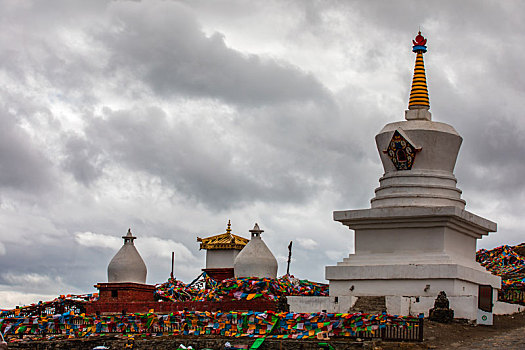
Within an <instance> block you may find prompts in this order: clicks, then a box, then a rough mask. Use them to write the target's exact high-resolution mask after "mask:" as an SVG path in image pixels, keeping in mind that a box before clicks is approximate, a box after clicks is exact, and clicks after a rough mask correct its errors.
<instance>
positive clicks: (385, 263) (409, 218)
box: [326, 33, 501, 319]
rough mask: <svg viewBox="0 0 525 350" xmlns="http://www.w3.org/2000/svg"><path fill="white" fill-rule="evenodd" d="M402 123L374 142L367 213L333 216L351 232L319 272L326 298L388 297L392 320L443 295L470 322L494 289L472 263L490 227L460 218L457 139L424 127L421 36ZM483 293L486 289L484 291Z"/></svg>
mask: <svg viewBox="0 0 525 350" xmlns="http://www.w3.org/2000/svg"><path fill="white" fill-rule="evenodd" d="M413 43H414V47H413V51H414V52H415V53H416V65H415V70H414V78H413V82H412V90H411V94H410V101H409V108H408V110H407V111H406V112H405V119H406V120H404V121H399V122H394V123H390V124H387V125H386V126H385V127H384V128H383V129H382V130H381V131H380V132H379V134H378V135H377V136H376V144H377V149H378V151H379V155H380V157H381V162H382V163H383V168H384V174H383V176H382V177H381V178H380V179H379V183H380V185H379V187H378V188H377V189H376V190H375V197H374V198H373V199H372V200H371V208H370V209H362V210H345V211H335V212H334V220H336V221H339V222H340V223H342V224H343V225H346V226H348V228H350V229H352V230H354V231H355V254H350V255H349V256H348V257H347V258H345V259H344V260H343V261H341V262H338V263H337V266H327V267H326V279H328V280H329V281H330V295H332V296H387V297H388V298H387V309H388V312H390V313H395V314H408V313H412V314H417V313H419V312H425V313H427V312H428V309H429V308H430V307H432V304H433V301H434V299H435V297H436V296H437V295H438V293H439V292H440V291H445V292H446V294H447V296H448V297H449V299H450V304H451V307H452V308H453V309H455V310H456V317H462V318H468V319H476V315H477V307H478V304H477V302H478V295H479V292H478V290H479V286H480V285H488V286H491V287H492V288H493V289H497V288H500V285H501V281H500V277H497V276H494V275H492V274H490V273H489V272H487V271H486V270H485V268H483V267H481V266H480V265H479V264H478V263H477V262H476V260H475V254H476V240H477V239H480V238H482V236H484V235H487V234H488V233H489V232H494V231H496V223H494V222H492V221H489V220H487V219H484V218H482V217H480V216H477V215H474V214H472V213H470V212H468V211H466V210H464V208H465V201H464V200H463V199H461V190H459V189H458V188H457V186H456V182H457V181H456V177H455V176H454V167H455V164H456V159H457V156H458V152H459V148H460V146H461V142H462V138H461V136H460V135H459V134H458V132H457V131H456V130H455V129H454V128H453V127H452V126H450V125H448V124H445V123H440V122H435V121H432V120H431V113H430V111H429V108H430V104H429V98H428V90H427V84H426V75H425V67H424V63H423V53H424V52H426V46H425V45H426V39H425V38H423V36H421V33H419V35H418V36H417V37H416V39H415V40H414V41H413ZM489 290H490V288H489Z"/></svg>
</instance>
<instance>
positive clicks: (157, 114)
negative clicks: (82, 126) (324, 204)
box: [68, 107, 315, 208]
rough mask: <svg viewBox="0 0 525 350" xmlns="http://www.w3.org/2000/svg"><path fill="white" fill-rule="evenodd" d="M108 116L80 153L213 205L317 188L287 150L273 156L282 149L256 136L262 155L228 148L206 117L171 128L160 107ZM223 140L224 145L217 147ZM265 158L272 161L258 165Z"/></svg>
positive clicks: (282, 197)
mask: <svg viewBox="0 0 525 350" xmlns="http://www.w3.org/2000/svg"><path fill="white" fill-rule="evenodd" d="M105 114H106V115H105V116H104V118H94V119H92V120H91V123H90V125H89V126H88V127H87V129H86V136H87V138H86V140H82V141H80V140H76V141H75V144H76V143H78V144H79V145H80V147H81V152H82V154H92V155H93V156H94V157H106V158H107V159H108V160H111V161H112V162H115V163H117V164H121V165H124V166H126V167H127V168H129V169H131V170H132V171H144V172H147V173H149V174H151V175H154V176H158V177H160V178H161V179H162V181H163V183H165V185H167V186H173V187H174V188H175V189H176V190H177V191H178V192H180V193H183V194H185V195H186V196H188V197H190V198H193V199H196V200H197V201H199V202H202V203H204V204H205V205H207V206H210V207H212V208H228V207H231V206H240V205H242V204H244V203H246V202H250V201H251V202H258V201H270V202H272V201H285V202H298V201H301V200H303V199H304V198H305V197H306V196H307V193H309V192H311V193H310V195H312V194H313V192H315V184H309V183H303V182H302V181H301V175H300V174H299V173H297V172H296V171H295V170H294V169H293V166H292V165H291V164H284V160H286V159H289V157H290V155H289V154H286V153H282V154H281V153H280V154H279V155H280V156H282V157H283V159H279V158H274V157H277V154H276V153H275V152H278V151H276V150H274V149H271V145H268V144H265V143H262V142H261V141H260V140H259V141H258V140H257V139H256V138H254V142H257V144H258V146H259V154H253V155H252V156H253V157H251V158H249V157H248V156H247V155H246V154H245V151H246V150H245V148H246V147H238V145H237V144H233V145H231V146H226V144H228V142H227V140H226V138H228V134H226V135H221V133H220V131H219V130H213V127H211V126H212V123H210V122H207V121H206V120H202V121H201V122H200V123H199V122H195V123H191V124H187V123H184V122H178V123H176V125H175V126H170V124H169V122H168V116H167V115H166V113H165V112H164V111H163V110H161V109H159V108H156V107H151V108H138V109H134V110H121V111H111V110H109V109H106V110H105ZM225 141H226V142H225ZM220 143H222V146H221V147H217V145H218V144H220ZM248 147H250V146H248ZM97 148H100V149H102V150H104V151H103V152H102V154H98V155H97V154H96V153H95V151H94V150H95V149H97ZM255 151H257V147H255V148H254V152H255ZM261 157H263V158H264V157H269V158H270V159H268V161H267V162H261V163H260V165H258V161H257V160H258V159H260V158H261ZM68 158H71V159H76V161H78V162H76V163H75V164H72V165H74V168H75V170H74V173H78V172H80V173H82V169H85V168H86V167H87V169H89V171H90V172H92V171H95V172H99V171H100V169H98V170H95V169H94V168H93V167H92V165H91V164H92V163H90V160H89V159H84V158H83V157H81V158H78V157H76V156H75V153H72V154H70V155H69V156H68ZM272 158H273V159H272ZM236 159H237V160H241V161H240V162H238V161H236Z"/></svg>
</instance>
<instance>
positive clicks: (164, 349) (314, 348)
mask: <svg viewBox="0 0 525 350" xmlns="http://www.w3.org/2000/svg"><path fill="white" fill-rule="evenodd" d="M254 341H255V339H253V338H251V339H235V338H194V339H191V338H163V339H137V340H135V341H134V347H133V349H137V350H143V349H144V350H145V349H156V350H168V349H169V350H171V349H177V348H178V347H179V345H180V344H183V345H185V346H192V347H193V348H194V349H195V350H197V349H206V348H208V349H224V344H225V343H226V342H230V343H231V344H232V345H251V344H253V342H254ZM321 342H323V343H329V344H330V345H332V346H333V347H334V348H336V349H338V350H348V349H374V348H376V347H377V346H381V342H379V341H375V342H357V341H348V340H328V341H320V340H286V339H266V340H265V341H264V343H263V345H262V346H261V347H260V349H261V350H266V349H268V350H273V349H275V350H277V349H279V350H283V349H286V350H318V349H320V347H319V343H321ZM125 344H126V341H125V340H122V339H117V338H115V337H105V338H102V337H100V338H98V337H97V338H92V339H83V340H80V339H75V340H59V341H33V342H20V343H11V344H9V349H34V350H52V349H63V350H66V349H67V350H92V349H93V348H94V347H95V346H99V345H105V346H107V347H109V348H111V349H123V348H124V345H125ZM383 344H384V345H387V344H388V345H390V347H388V348H389V349H390V348H397V347H398V346H399V345H400V344H401V343H392V342H390V343H383ZM403 344H404V346H403V348H404V349H408V348H410V349H419V348H420V346H422V344H419V343H403ZM422 348H423V347H421V349H422Z"/></svg>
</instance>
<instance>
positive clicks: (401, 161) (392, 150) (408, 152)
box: [384, 130, 421, 170]
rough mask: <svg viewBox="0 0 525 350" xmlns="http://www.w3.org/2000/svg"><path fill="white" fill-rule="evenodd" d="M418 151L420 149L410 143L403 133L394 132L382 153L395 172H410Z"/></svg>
mask: <svg viewBox="0 0 525 350" xmlns="http://www.w3.org/2000/svg"><path fill="white" fill-rule="evenodd" d="M420 150H421V148H420V147H417V146H416V145H415V144H414V143H413V142H412V141H410V140H409V139H408V137H407V136H406V135H404V133H403V131H401V130H396V131H394V134H393V135H392V139H391V140H390V143H389V145H388V148H387V149H386V150H385V151H384V152H385V153H387V154H388V157H389V158H390V160H392V163H394V166H395V167H396V169H397V170H410V169H412V164H414V160H415V159H416V152H419V151H420Z"/></svg>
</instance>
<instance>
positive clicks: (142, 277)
mask: <svg viewBox="0 0 525 350" xmlns="http://www.w3.org/2000/svg"><path fill="white" fill-rule="evenodd" d="M122 238H123V239H124V245H123V246H122V247H121V248H120V250H119V251H118V252H117V254H115V256H114V257H113V259H111V262H110V263H109V265H108V282H109V283H123V282H134V283H142V284H145V283H146V275H147V273H148V270H147V268H146V264H145V263H144V260H142V257H141V256H140V254H139V252H138V251H137V248H135V244H134V243H133V240H135V239H136V238H137V237H134V236H133V235H132V234H131V229H129V230H128V233H127V234H126V235H125V236H122Z"/></svg>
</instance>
